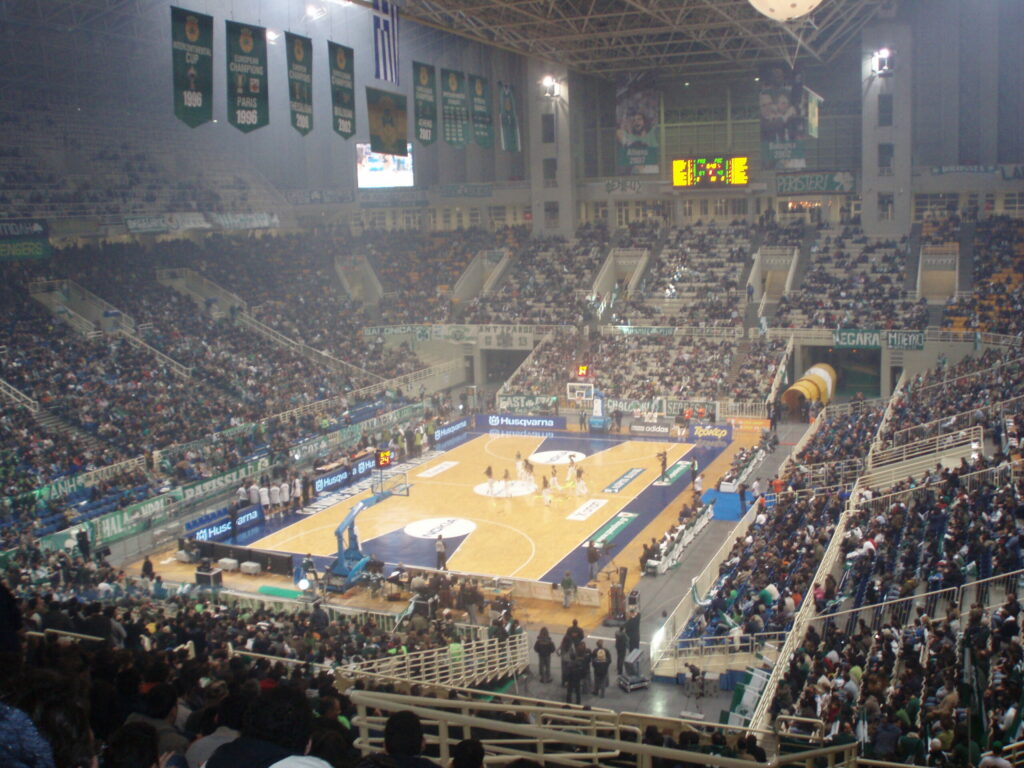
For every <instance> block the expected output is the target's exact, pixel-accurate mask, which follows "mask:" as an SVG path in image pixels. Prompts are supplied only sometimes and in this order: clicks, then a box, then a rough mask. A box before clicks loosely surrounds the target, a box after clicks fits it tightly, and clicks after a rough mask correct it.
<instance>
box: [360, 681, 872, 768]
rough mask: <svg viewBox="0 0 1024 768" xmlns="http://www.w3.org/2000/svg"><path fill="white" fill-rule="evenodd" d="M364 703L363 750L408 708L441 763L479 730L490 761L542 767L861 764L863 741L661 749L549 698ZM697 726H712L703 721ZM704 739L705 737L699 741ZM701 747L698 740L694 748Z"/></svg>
mask: <svg viewBox="0 0 1024 768" xmlns="http://www.w3.org/2000/svg"><path fill="white" fill-rule="evenodd" d="M347 693H348V694H349V696H350V697H351V699H352V702H353V704H355V706H356V711H357V714H356V717H355V718H354V719H353V721H352V725H353V727H354V728H355V730H356V732H357V734H358V735H357V737H356V742H355V746H356V747H357V748H358V749H359V750H361V751H362V752H364V753H365V752H376V751H381V750H382V749H383V733H384V724H385V722H386V721H387V718H388V717H389V715H390V714H392V713H394V712H398V711H401V710H407V711H411V712H413V713H415V714H416V715H417V716H418V717H419V718H420V719H421V721H422V723H423V726H424V732H425V733H426V734H427V736H426V738H427V743H428V745H431V746H432V747H436V751H437V753H438V755H439V760H440V762H441V764H443V765H447V764H448V761H449V759H450V757H451V753H452V749H453V748H454V746H455V744H457V743H458V742H459V741H461V740H462V739H463V738H464V737H465V736H466V735H468V734H470V733H473V734H474V735H479V736H480V738H481V741H482V743H483V746H484V750H485V752H486V753H487V755H488V758H487V764H488V765H502V764H505V763H509V762H512V761H513V760H516V759H519V758H525V759H528V760H534V761H537V762H539V763H540V764H541V765H567V766H576V767H578V768H583V767H584V766H605V765H614V766H618V767H619V768H652V766H653V765H655V761H656V760H657V761H664V762H666V764H676V763H679V762H686V763H693V764H696V765H705V766H712V767H713V768H751V766H752V765H769V766H773V768H774V767H781V766H786V765H799V766H806V768H812V767H813V766H822V768H836V766H841V765H842V766H851V768H854V766H856V764H857V762H858V761H857V751H858V749H859V744H857V743H853V744H843V745H839V746H832V747H818V748H811V749H808V750H807V751H803V752H797V753H793V754H787V755H780V756H779V757H777V758H776V759H774V760H772V761H771V762H769V763H765V764H758V763H753V762H751V761H750V760H742V759H739V758H730V757H722V756H720V755H716V754H709V753H707V752H703V751H700V752H698V751H687V750H684V749H680V748H669V747H656V746H652V745H648V744H643V743H641V741H640V738H639V737H640V735H641V732H640V728H639V726H637V725H632V724H627V716H626V713H624V714H623V715H620V716H616V715H615V713H608V712H605V711H588V710H582V709H579V708H576V707H569V706H562V705H558V704H555V703H553V702H552V703H549V704H547V705H546V706H536V705H533V706H531V705H525V704H509V703H507V702H498V703H493V702H487V701H479V700H469V701H467V700H465V699H461V698H457V699H438V698H427V697H423V696H412V695H402V694H394V693H379V692H375V691H363V690H349V691H347ZM694 725H696V726H698V727H700V726H706V724H705V723H700V722H695V723H694ZM670 727H671V728H672V730H673V735H675V733H676V732H677V731H685V732H689V733H692V732H693V731H694V730H695V729H694V727H692V726H691V725H690V723H688V722H687V721H685V720H673V723H672V726H670ZM737 732H738V735H739V736H746V735H747V734H748V733H753V734H754V735H762V736H763V735H766V734H769V733H771V731H770V730H768V729H761V730H756V731H755V730H751V729H744V728H741V727H730V728H729V729H727V730H726V733H727V734H728V735H727V739H728V738H735V736H734V734H737ZM699 741H700V738H698V742H699ZM693 746H694V747H695V748H697V747H698V745H697V744H694V745H693Z"/></svg>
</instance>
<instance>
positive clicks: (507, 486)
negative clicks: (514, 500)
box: [501, 467, 512, 496]
mask: <svg viewBox="0 0 1024 768" xmlns="http://www.w3.org/2000/svg"><path fill="white" fill-rule="evenodd" d="M501 490H502V492H503V495H504V496H511V495H512V476H511V475H509V473H508V468H507V467H506V469H505V474H503V475H502V476H501Z"/></svg>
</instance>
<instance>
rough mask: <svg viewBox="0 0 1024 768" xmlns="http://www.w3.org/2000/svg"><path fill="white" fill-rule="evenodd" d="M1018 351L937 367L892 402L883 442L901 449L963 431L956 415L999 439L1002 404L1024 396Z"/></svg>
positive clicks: (991, 352)
mask: <svg viewBox="0 0 1024 768" xmlns="http://www.w3.org/2000/svg"><path fill="white" fill-rule="evenodd" d="M1021 369H1022V366H1021V362H1020V360H1019V357H1018V353H1017V352H1016V351H1015V350H1012V349H1011V350H1007V351H1005V352H999V351H996V350H993V349H989V350H986V351H985V352H983V353H981V354H980V355H977V356H970V357H965V358H964V359H963V360H961V361H960V362H959V363H956V364H955V365H947V364H946V363H945V360H943V359H940V361H939V364H938V365H937V366H936V367H935V368H933V369H932V370H930V371H928V372H927V373H925V374H920V375H918V376H916V377H914V378H913V379H912V380H911V381H910V382H909V383H907V384H906V386H904V388H903V389H902V390H901V391H900V392H897V393H896V394H895V395H894V396H893V402H892V408H891V410H892V415H891V416H890V418H889V421H888V423H887V424H886V427H885V429H884V430H883V431H882V434H881V435H880V437H881V438H882V439H883V440H884V441H886V442H888V443H892V442H894V441H898V442H899V443H900V444H902V443H906V442H910V441H912V440H918V439H922V438H925V437H930V436H932V435H934V434H939V433H940V432H944V431H948V430H949V429H954V428H959V427H960V426H961V423H960V422H958V421H957V419H956V418H954V417H956V416H957V415H958V414H964V413H970V416H971V417H972V418H971V422H972V423H975V424H981V425H982V426H983V427H984V428H985V429H988V430H991V431H992V432H993V433H995V437H996V438H997V440H998V438H999V437H1000V436H1001V431H1002V429H1003V427H1004V424H1003V422H1002V421H1001V417H1002V416H1003V409H1002V408H1001V407H1000V404H1001V403H1002V402H1004V401H1007V400H1011V399H1013V398H1017V397H1020V396H1021V395H1024V377H1022V376H1021Z"/></svg>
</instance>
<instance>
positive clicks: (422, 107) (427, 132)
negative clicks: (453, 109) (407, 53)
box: [412, 61, 437, 146]
mask: <svg viewBox="0 0 1024 768" xmlns="http://www.w3.org/2000/svg"><path fill="white" fill-rule="evenodd" d="M412 70H413V72H414V73H415V75H416V77H415V78H414V83H415V85H413V89H412V97H413V109H414V113H413V115H414V117H413V119H414V120H415V121H416V140H417V141H418V142H419V143H420V144H422V145H423V146H427V145H429V144H433V143H434V141H436V140H437V70H436V69H435V68H434V67H433V66H432V65H430V64H421V63H420V62H418V61H414V62H413V63H412Z"/></svg>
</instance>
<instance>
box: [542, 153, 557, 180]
mask: <svg viewBox="0 0 1024 768" xmlns="http://www.w3.org/2000/svg"><path fill="white" fill-rule="evenodd" d="M557 178H558V158H557V157H545V158H544V181H554V180H555V179H557Z"/></svg>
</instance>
